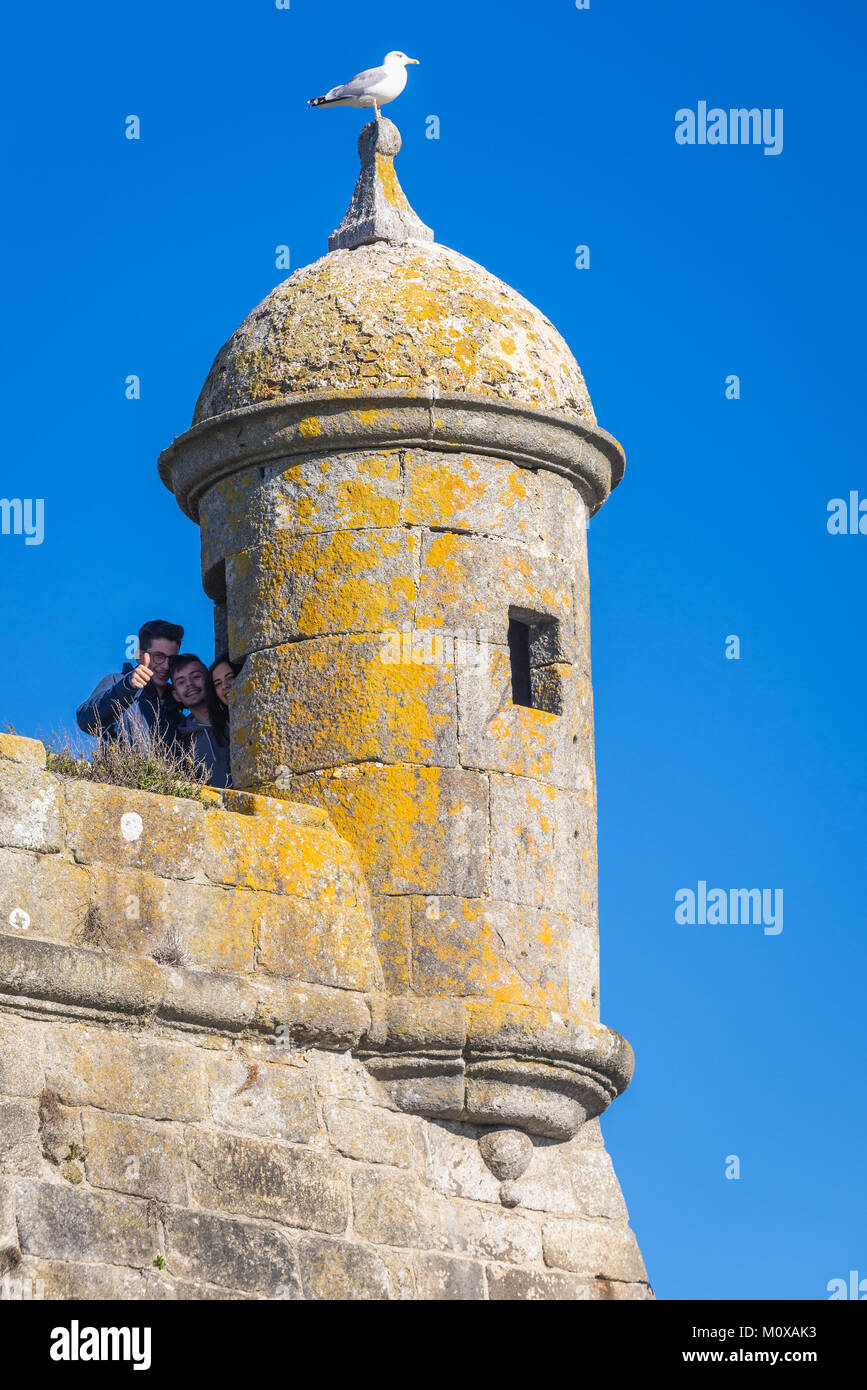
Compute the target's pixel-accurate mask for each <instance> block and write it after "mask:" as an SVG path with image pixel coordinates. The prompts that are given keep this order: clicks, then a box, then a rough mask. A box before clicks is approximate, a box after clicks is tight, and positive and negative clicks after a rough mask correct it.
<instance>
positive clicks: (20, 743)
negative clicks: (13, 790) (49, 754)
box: [0, 734, 46, 767]
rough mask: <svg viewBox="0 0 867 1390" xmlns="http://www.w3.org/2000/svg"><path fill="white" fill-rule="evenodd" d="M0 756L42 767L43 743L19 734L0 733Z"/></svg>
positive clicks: (43, 757) (10, 760) (44, 755)
mask: <svg viewBox="0 0 867 1390" xmlns="http://www.w3.org/2000/svg"><path fill="white" fill-rule="evenodd" d="M0 758H7V759H8V760H9V762H13V763H27V764H29V765H30V766H32V767H44V766H45V760H46V752H45V745H44V744H42V743H40V742H39V740H38V739H35V738H22V737H21V735H20V734H0Z"/></svg>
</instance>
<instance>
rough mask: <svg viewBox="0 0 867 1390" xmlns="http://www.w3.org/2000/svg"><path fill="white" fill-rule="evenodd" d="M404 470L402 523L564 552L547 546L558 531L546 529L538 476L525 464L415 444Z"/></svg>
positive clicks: (532, 549)
mask: <svg viewBox="0 0 867 1390" xmlns="http://www.w3.org/2000/svg"><path fill="white" fill-rule="evenodd" d="M405 470H406V487H405V490H404V498H403V502H402V505H401V520H402V521H403V522H404V523H405V524H407V525H409V526H423V527H430V528H435V529H437V530H439V529H440V528H444V527H447V528H448V529H449V530H450V531H467V532H470V533H475V534H477V535H484V536H494V537H496V538H497V539H500V540H508V541H511V542H513V543H515V544H517V545H520V546H523V547H526V549H527V550H528V551H529V553H530V554H532V555H549V554H565V555H568V553H569V552H568V551H565V550H563V549H562V548H555V549H553V550H552V548H551V546H552V541H553V542H554V544H555V546H556V542H557V541H558V540H559V534H558V535H555V536H554V537H549V536H548V535H547V534H546V530H545V526H544V520H543V515H544V514H543V509H542V506H541V501H542V499H541V488H540V482H539V475H538V474H536V473H532V472H530V470H529V469H525V468H519V467H517V466H516V465H515V464H513V463H508V462H506V461H505V460H501V459H493V458H487V457H486V456H485V455H483V454H445V453H429V452H427V451H426V450H422V449H417V450H416V449H414V450H412V451H411V452H408V453H407V456H406V460H405ZM559 529H562V528H559Z"/></svg>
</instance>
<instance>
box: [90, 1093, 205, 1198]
mask: <svg viewBox="0 0 867 1390" xmlns="http://www.w3.org/2000/svg"><path fill="white" fill-rule="evenodd" d="M82 1125H83V1128H84V1142H85V1147H86V1151H87V1157H86V1159H85V1163H86V1167H87V1177H88V1181H89V1182H90V1183H91V1185H92V1186H93V1187H106V1188H111V1189H112V1190H113V1191H115V1192H127V1193H130V1194H131V1195H132V1196H135V1197H153V1198H155V1199H157V1200H159V1201H161V1202H186V1200H187V1179H186V1164H185V1153H184V1145H183V1141H182V1139H181V1137H180V1135H179V1134H177V1133H176V1132H175V1131H174V1130H173V1129H170V1128H169V1127H168V1126H167V1125H157V1124H153V1123H148V1122H147V1121H143V1120H133V1119H128V1118H127V1117H126V1116H124V1115H112V1114H109V1113H108V1112H106V1111H103V1110H85V1111H84V1113H83V1115H82Z"/></svg>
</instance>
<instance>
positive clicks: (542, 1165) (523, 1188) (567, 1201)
mask: <svg viewBox="0 0 867 1390" xmlns="http://www.w3.org/2000/svg"><path fill="white" fill-rule="evenodd" d="M562 1149H563V1145H562V1144H558V1143H551V1142H550V1141H547V1140H545V1139H536V1140H535V1142H534V1145H533V1158H532V1160H531V1162H530V1164H529V1166H528V1168H527V1170H526V1172H525V1173H524V1174H523V1175H522V1176H521V1177H519V1178H516V1179H515V1180H514V1181H513V1182H512V1185H511V1187H512V1193H513V1195H514V1197H515V1198H517V1200H518V1203H519V1205H520V1206H521V1207H522V1208H523V1210H524V1211H541V1212H547V1213H549V1214H553V1215H557V1216H577V1215H578V1213H579V1210H580V1208H579V1206H578V1201H577V1198H576V1196H575V1193H574V1191H573V1188H572V1183H571V1180H570V1178H571V1173H570V1168H569V1165H568V1163H567V1162H566V1160H565V1158H564V1156H563V1153H562Z"/></svg>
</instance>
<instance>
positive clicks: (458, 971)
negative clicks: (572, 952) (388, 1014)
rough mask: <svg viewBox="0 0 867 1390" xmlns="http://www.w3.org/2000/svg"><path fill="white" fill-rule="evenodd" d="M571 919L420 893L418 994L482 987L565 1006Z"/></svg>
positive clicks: (498, 996)
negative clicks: (438, 897)
mask: <svg viewBox="0 0 867 1390" xmlns="http://www.w3.org/2000/svg"><path fill="white" fill-rule="evenodd" d="M570 927H571V924H570V921H569V919H568V918H567V917H565V916H559V915H557V914H554V913H550V912H545V911H537V910H535V909H533V908H527V907H519V906H516V905H515V904H512V903H500V902H490V901H488V900H486V899H476V900H474V901H473V900H467V899H459V898H440V899H434V900H432V901H431V900H428V899H426V898H418V897H416V898H414V899H413V962H414V965H413V986H414V988H415V991H416V993H418V994H432V995H453V994H454V995H476V996H483V997H485V998H488V999H491V1000H493V1001H496V1002H500V1003H503V1004H523V1005H526V1006H528V1007H533V1008H545V1007H548V1008H550V1009H555V1010H557V1011H558V1012H560V1011H563V1010H565V1009H566V1008H567V1005H568V989H567V975H568V969H567V959H568V952H569V944H570Z"/></svg>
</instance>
